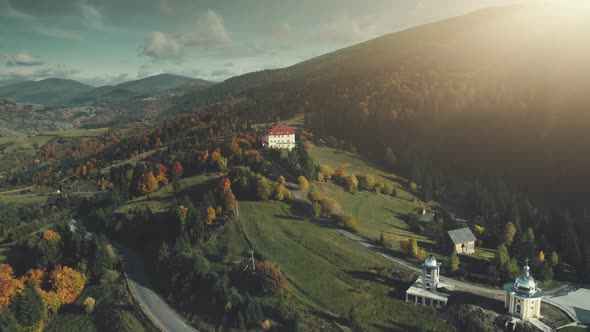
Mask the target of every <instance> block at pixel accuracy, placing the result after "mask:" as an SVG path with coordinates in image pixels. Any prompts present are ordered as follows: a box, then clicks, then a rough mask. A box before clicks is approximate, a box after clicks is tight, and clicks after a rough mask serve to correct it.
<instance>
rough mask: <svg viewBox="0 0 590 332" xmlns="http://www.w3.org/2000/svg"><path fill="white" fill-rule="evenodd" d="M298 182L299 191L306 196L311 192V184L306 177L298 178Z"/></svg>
mask: <svg viewBox="0 0 590 332" xmlns="http://www.w3.org/2000/svg"><path fill="white" fill-rule="evenodd" d="M297 182H299V185H298V189H299V191H300V192H301V193H302V194H303V195H305V194H307V192H308V191H309V182H308V181H307V179H306V178H305V176H303V175H302V176H300V177H298V178H297Z"/></svg>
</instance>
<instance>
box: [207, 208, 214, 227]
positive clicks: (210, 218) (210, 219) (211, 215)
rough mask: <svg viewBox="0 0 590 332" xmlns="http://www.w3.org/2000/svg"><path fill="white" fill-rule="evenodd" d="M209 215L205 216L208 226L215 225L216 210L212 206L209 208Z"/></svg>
mask: <svg viewBox="0 0 590 332" xmlns="http://www.w3.org/2000/svg"><path fill="white" fill-rule="evenodd" d="M206 212H207V214H206V216H205V223H206V224H207V225H211V224H212V223H213V220H215V217H216V214H215V209H214V208H213V207H212V206H209V207H208V208H207V211H206Z"/></svg>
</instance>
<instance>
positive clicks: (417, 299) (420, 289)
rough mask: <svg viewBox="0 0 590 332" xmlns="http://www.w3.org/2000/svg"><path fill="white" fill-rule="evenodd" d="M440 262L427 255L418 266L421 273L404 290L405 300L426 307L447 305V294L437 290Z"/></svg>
mask: <svg viewBox="0 0 590 332" xmlns="http://www.w3.org/2000/svg"><path fill="white" fill-rule="evenodd" d="M440 265H441V264H440V263H439V262H437V261H436V258H435V257H434V256H433V255H430V256H428V257H427V258H426V259H425V260H424V262H423V263H422V265H420V267H421V268H422V275H421V276H419V277H418V279H416V281H415V282H414V284H413V285H412V286H410V288H408V290H407V291H406V302H410V303H415V304H418V305H423V306H427V307H435V308H442V307H444V306H445V305H447V301H448V298H449V294H446V293H442V292H439V291H438V288H439V287H440V284H439V280H440Z"/></svg>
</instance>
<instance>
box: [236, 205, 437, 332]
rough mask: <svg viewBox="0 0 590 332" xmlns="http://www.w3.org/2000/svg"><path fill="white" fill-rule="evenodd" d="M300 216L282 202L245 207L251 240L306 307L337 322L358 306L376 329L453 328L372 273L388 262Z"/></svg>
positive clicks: (242, 214) (244, 219) (244, 220)
mask: <svg viewBox="0 0 590 332" xmlns="http://www.w3.org/2000/svg"><path fill="white" fill-rule="evenodd" d="M297 211H298V208H296V207H295V208H294V207H292V206H290V205H288V204H286V203H282V202H240V220H241V223H242V225H243V228H244V232H245V234H246V236H247V237H248V239H249V240H250V241H251V242H252V244H253V246H254V248H255V249H256V251H257V252H259V253H261V254H263V255H264V256H266V257H268V258H270V259H271V260H272V261H273V262H275V263H276V264H278V265H279V266H280V268H281V269H282V270H283V271H284V272H285V274H286V275H287V277H288V278H289V279H290V280H291V282H292V283H293V284H294V285H295V291H294V293H295V294H296V295H297V296H298V297H300V298H301V299H302V300H303V301H304V302H307V303H309V304H310V305H312V306H313V307H315V308H317V309H318V310H321V311H322V312H325V313H327V315H329V316H330V317H333V318H334V319H336V320H338V318H343V317H347V315H348V313H349V310H350V308H351V306H353V305H354V306H355V308H356V310H358V315H359V317H360V319H361V321H363V322H365V324H366V326H367V327H368V328H370V329H371V330H373V329H379V330H383V329H389V330H400V331H407V330H411V329H413V328H415V327H417V326H418V325H419V324H420V322H424V323H425V324H427V329H428V330H433V329H436V330H437V331H443V330H446V329H448V327H446V326H444V325H443V324H441V323H440V319H436V315H437V314H436V313H435V312H434V311H433V310H431V309H429V308H423V307H416V306H413V305H410V304H406V303H404V302H403V301H402V300H401V299H402V297H403V294H404V292H405V290H406V288H407V286H408V285H406V284H404V283H402V284H396V285H393V284H388V283H387V282H385V281H378V280H376V279H375V277H374V275H373V274H372V273H370V272H369V269H370V268H374V267H385V266H387V267H390V265H391V264H390V263H389V262H388V261H386V260H385V259H383V258H381V257H380V256H378V255H376V254H374V253H372V252H370V251H367V250H366V249H364V248H363V247H361V246H360V245H359V244H357V243H355V242H354V241H351V240H350V239H348V238H346V237H344V236H342V235H341V234H340V233H338V231H337V230H336V229H335V228H332V227H330V225H319V224H316V223H314V222H313V221H310V220H309V219H308V218H307V217H301V216H298V213H297ZM344 321H345V320H344Z"/></svg>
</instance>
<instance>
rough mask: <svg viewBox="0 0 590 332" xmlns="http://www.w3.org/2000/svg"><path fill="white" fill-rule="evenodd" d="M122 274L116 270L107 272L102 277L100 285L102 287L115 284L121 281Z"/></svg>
mask: <svg viewBox="0 0 590 332" xmlns="http://www.w3.org/2000/svg"><path fill="white" fill-rule="evenodd" d="M120 275H121V274H120V273H119V272H117V271H115V270H106V271H104V273H103V274H102V276H101V277H100V284H101V285H108V284H113V283H115V282H116V281H117V280H119V276H120Z"/></svg>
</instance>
